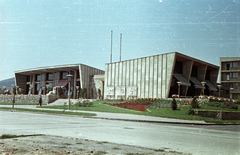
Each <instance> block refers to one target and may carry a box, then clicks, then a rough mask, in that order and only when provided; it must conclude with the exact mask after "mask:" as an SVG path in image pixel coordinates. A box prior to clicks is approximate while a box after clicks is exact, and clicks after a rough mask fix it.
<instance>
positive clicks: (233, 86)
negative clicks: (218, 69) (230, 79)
mask: <svg viewBox="0 0 240 155" xmlns="http://www.w3.org/2000/svg"><path fill="white" fill-rule="evenodd" d="M230 88H234V89H238V83H230Z"/></svg>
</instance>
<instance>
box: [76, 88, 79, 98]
mask: <svg viewBox="0 0 240 155" xmlns="http://www.w3.org/2000/svg"><path fill="white" fill-rule="evenodd" d="M76 88H77V99H78V93H79V91H78V88H79V86H76Z"/></svg>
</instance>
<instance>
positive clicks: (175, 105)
mask: <svg viewBox="0 0 240 155" xmlns="http://www.w3.org/2000/svg"><path fill="white" fill-rule="evenodd" d="M176 109H177V102H176V100H175V98H173V100H172V110H176Z"/></svg>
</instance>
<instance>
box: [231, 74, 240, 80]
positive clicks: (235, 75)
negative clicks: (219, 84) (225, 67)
mask: <svg viewBox="0 0 240 155" xmlns="http://www.w3.org/2000/svg"><path fill="white" fill-rule="evenodd" d="M230 78H234V79H235V78H238V73H230Z"/></svg>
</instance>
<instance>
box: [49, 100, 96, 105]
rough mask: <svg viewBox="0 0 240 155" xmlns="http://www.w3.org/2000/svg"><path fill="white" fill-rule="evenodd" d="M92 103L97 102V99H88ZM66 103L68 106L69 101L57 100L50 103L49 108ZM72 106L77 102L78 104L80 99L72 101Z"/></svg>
mask: <svg viewBox="0 0 240 155" xmlns="http://www.w3.org/2000/svg"><path fill="white" fill-rule="evenodd" d="M88 100H90V101H91V102H92V101H96V100H97V99H88ZM65 102H66V105H68V99H57V100H56V101H54V102H52V103H49V104H48V105H49V106H53V105H64V103H65ZM70 102H71V104H72V105H73V104H75V103H76V102H78V99H70Z"/></svg>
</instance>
